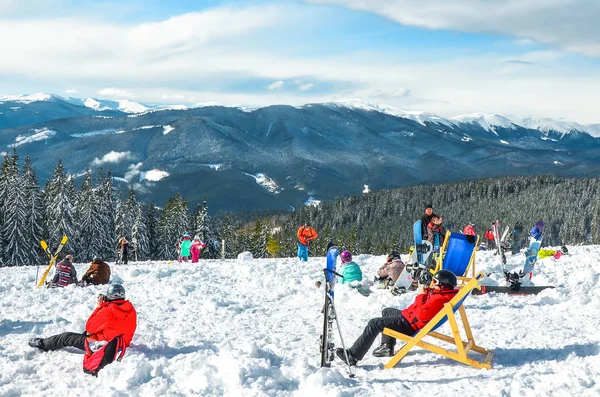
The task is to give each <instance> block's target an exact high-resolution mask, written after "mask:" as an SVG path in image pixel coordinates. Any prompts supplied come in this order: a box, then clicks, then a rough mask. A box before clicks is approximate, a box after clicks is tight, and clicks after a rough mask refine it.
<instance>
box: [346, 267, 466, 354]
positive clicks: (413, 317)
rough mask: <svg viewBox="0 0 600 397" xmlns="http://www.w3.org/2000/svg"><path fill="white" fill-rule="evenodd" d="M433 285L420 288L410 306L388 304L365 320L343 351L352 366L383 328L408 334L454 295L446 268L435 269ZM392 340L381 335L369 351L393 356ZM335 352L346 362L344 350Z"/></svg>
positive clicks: (428, 318) (454, 286) (417, 328)
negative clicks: (373, 347)
mask: <svg viewBox="0 0 600 397" xmlns="http://www.w3.org/2000/svg"><path fill="white" fill-rule="evenodd" d="M432 284H433V288H423V289H422V290H421V291H419V292H420V293H419V295H417V297H416V298H415V301H414V302H413V304H412V305H410V306H409V307H407V308H406V309H404V310H402V311H400V310H398V309H394V308H391V307H388V308H386V309H383V312H382V315H383V316H382V317H377V318H373V319H371V320H370V321H369V323H368V324H367V326H366V327H365V330H364V331H363V333H362V335H361V336H359V337H358V339H357V340H356V342H354V344H353V345H352V347H351V348H350V349H348V350H347V351H346V352H347V354H348V360H349V361H350V362H349V364H350V365H356V362H357V361H360V360H362V359H363V357H364V356H365V354H367V352H368V351H369V349H370V348H371V345H372V344H373V342H374V341H375V339H376V338H377V335H378V334H379V333H380V332H382V331H383V329H384V328H390V329H393V330H394V331H398V332H400V333H403V334H405V335H409V336H412V335H414V334H415V333H417V332H418V331H419V330H420V329H421V328H423V327H424V326H425V325H426V324H427V323H428V322H429V320H431V319H432V318H433V317H435V315H436V314H438V312H439V311H440V310H442V309H443V308H444V304H445V303H446V302H450V300H452V298H454V296H455V295H456V294H457V292H458V290H457V289H456V276H455V275H454V273H452V272H451V271H449V270H439V271H438V272H437V273H436V274H435V275H434V276H433V282H432ZM395 344H396V339H394V338H392V337H391V336H387V335H383V334H382V335H381V346H379V347H378V348H376V349H375V350H373V355H374V356H375V357H391V356H393V355H394V345H395ZM335 354H336V355H337V356H338V357H339V358H340V359H342V361H344V362H345V361H346V357H345V354H344V349H336V351H335Z"/></svg>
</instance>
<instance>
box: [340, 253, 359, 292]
mask: <svg viewBox="0 0 600 397" xmlns="http://www.w3.org/2000/svg"><path fill="white" fill-rule="evenodd" d="M340 258H341V259H342V267H341V269H340V271H339V273H340V274H341V275H342V276H344V278H342V279H341V280H340V283H341V284H348V283H351V282H353V281H362V270H360V267H359V266H358V265H357V264H356V263H355V262H353V261H352V254H351V253H350V251H344V252H342V253H341V255H340Z"/></svg>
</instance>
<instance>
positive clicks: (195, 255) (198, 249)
mask: <svg viewBox="0 0 600 397" xmlns="http://www.w3.org/2000/svg"><path fill="white" fill-rule="evenodd" d="M205 247H206V243H203V242H202V241H200V237H199V236H198V235H195V236H194V241H192V247H191V248H190V252H191V253H192V263H198V259H199V258H200V253H202V250H203V249H204V248H205Z"/></svg>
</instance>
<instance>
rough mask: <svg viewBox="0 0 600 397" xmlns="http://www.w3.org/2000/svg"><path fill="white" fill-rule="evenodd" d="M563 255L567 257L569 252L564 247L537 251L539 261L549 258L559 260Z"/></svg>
mask: <svg viewBox="0 0 600 397" xmlns="http://www.w3.org/2000/svg"><path fill="white" fill-rule="evenodd" d="M563 255H569V250H568V249H567V247H565V246H564V245H563V246H562V247H560V249H558V250H553V249H549V248H544V249H541V250H539V251H538V257H539V258H540V259H545V258H550V257H551V256H553V257H554V259H560V257H561V256H563Z"/></svg>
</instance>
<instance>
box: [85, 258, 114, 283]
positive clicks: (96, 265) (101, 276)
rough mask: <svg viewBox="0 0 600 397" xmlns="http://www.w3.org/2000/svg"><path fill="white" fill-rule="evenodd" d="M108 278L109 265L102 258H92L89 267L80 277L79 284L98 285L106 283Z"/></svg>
mask: <svg viewBox="0 0 600 397" xmlns="http://www.w3.org/2000/svg"><path fill="white" fill-rule="evenodd" d="M109 280H110V267H109V266H108V265H107V264H106V262H104V261H103V260H102V258H97V257H96V258H94V260H93V261H92V264H91V265H90V267H89V269H88V270H87V271H86V272H85V274H84V275H83V277H81V283H80V284H81V285H82V286H86V285H90V284H93V285H100V284H108V281H109Z"/></svg>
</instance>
